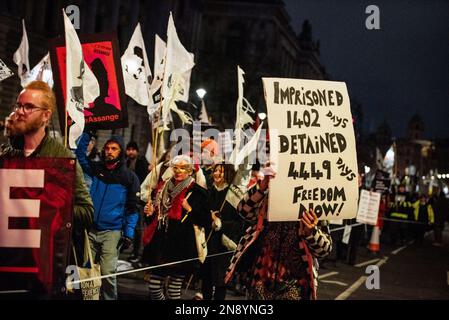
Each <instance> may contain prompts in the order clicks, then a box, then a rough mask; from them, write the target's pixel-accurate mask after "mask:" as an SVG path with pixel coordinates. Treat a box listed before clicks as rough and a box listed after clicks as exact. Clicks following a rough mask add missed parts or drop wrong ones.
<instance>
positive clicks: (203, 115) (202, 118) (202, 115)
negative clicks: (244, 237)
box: [196, 88, 210, 124]
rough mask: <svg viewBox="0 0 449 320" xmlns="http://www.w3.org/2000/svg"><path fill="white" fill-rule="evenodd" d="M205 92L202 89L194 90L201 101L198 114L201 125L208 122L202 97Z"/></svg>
mask: <svg viewBox="0 0 449 320" xmlns="http://www.w3.org/2000/svg"><path fill="white" fill-rule="evenodd" d="M206 93H207V91H206V90H204V89H203V88H199V89H197V90H196V95H197V96H198V98H200V99H201V111H200V112H201V113H200V121H201V122H202V123H208V124H210V122H209V116H208V115H207V111H206V105H205V104H204V99H203V98H204V96H205V95H206Z"/></svg>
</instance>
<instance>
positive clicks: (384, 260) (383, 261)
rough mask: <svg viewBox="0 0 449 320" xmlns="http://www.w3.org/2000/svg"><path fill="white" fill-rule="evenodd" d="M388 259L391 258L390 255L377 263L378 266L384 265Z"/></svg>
mask: <svg viewBox="0 0 449 320" xmlns="http://www.w3.org/2000/svg"><path fill="white" fill-rule="evenodd" d="M388 259H389V258H388V257H385V258H383V259H382V260H380V261H379V262H378V263H376V266H378V267H379V268H380V266H381V265H383V264H384V263H386V262H387V261H388Z"/></svg>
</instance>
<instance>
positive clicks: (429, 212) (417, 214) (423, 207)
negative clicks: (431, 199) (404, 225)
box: [413, 194, 435, 243]
mask: <svg viewBox="0 0 449 320" xmlns="http://www.w3.org/2000/svg"><path fill="white" fill-rule="evenodd" d="M413 213H414V218H415V222H417V223H416V224H415V225H414V230H415V240H416V241H417V242H418V243H423V241H424V234H425V233H426V231H427V229H428V228H429V226H430V225H433V223H434V222H435V215H434V213H433V208H432V206H431V205H430V203H428V201H427V196H426V195H425V194H421V195H420V197H419V200H418V201H416V202H415V203H413Z"/></svg>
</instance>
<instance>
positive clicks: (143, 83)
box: [121, 23, 151, 106]
mask: <svg viewBox="0 0 449 320" xmlns="http://www.w3.org/2000/svg"><path fill="white" fill-rule="evenodd" d="M121 61H122V70H123V80H124V82H125V91H126V94H127V95H128V96H130V97H131V98H133V99H134V100H135V101H136V102H137V103H138V104H141V105H143V106H148V104H149V94H148V90H149V86H150V81H151V69H150V64H149V63H148V57H147V51H146V49H145V42H144V41H143V36H142V30H141V28H140V23H138V24H137V26H136V29H135V30H134V33H133V35H132V37H131V40H130V41H129V45H128V48H127V49H126V51H125V53H124V54H123V56H122V58H121Z"/></svg>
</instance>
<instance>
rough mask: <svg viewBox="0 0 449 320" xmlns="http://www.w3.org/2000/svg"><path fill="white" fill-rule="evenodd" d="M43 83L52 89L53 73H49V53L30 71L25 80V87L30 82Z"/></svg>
mask: <svg viewBox="0 0 449 320" xmlns="http://www.w3.org/2000/svg"><path fill="white" fill-rule="evenodd" d="M36 80H40V81H44V82H46V83H47V84H48V85H49V86H50V88H53V84H54V82H53V72H52V71H51V62H50V53H47V54H46V55H45V56H44V57H43V58H42V59H41V61H39V63H38V64H36V65H35V66H34V68H33V69H31V71H30V73H29V74H28V75H27V77H26V79H25V81H26V82H25V85H27V84H28V83H30V82H31V81H36Z"/></svg>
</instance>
